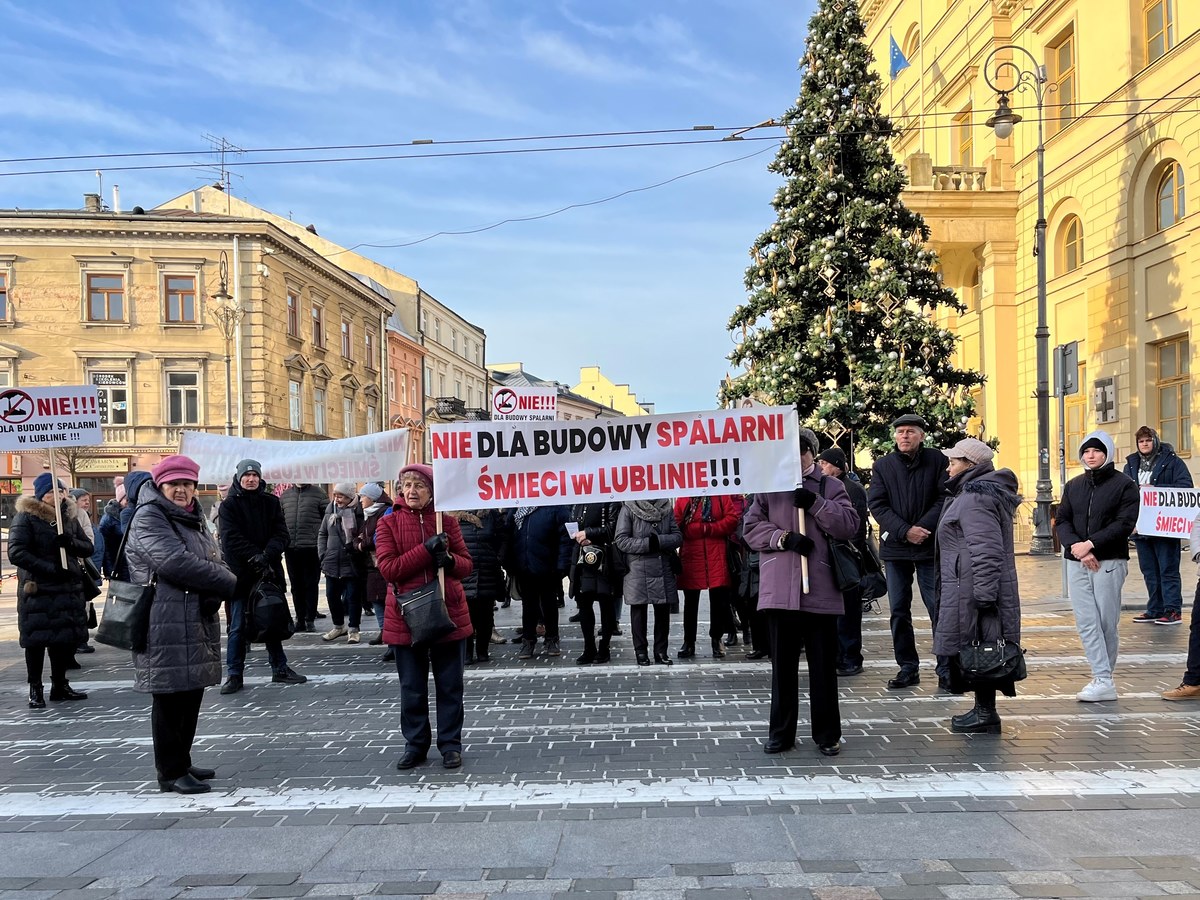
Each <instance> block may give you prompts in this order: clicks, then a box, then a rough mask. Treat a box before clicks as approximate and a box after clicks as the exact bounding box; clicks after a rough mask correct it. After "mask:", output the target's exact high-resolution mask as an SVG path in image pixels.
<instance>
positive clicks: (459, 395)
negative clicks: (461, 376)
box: [454, 379, 470, 400]
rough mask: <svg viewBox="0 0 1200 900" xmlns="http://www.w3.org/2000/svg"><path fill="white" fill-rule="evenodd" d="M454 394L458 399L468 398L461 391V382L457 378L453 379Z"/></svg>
mask: <svg viewBox="0 0 1200 900" xmlns="http://www.w3.org/2000/svg"><path fill="white" fill-rule="evenodd" d="M454 396H455V397H457V398H458V399H460V400H468V399H470V398H469V397H464V396H463V392H462V382H461V381H459V380H458V379H455V380H454Z"/></svg>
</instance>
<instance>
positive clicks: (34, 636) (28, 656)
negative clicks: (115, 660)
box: [8, 472, 94, 709]
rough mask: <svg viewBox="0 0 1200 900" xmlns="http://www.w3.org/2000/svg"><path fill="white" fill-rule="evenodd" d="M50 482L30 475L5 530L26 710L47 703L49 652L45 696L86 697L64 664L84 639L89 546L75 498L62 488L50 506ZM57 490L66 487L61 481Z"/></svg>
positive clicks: (50, 477) (44, 475)
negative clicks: (28, 492) (27, 492)
mask: <svg viewBox="0 0 1200 900" xmlns="http://www.w3.org/2000/svg"><path fill="white" fill-rule="evenodd" d="M55 481H56V479H55V478H54V476H53V475H51V474H50V473H49V472H43V473H42V474H41V475H39V476H38V477H37V478H36V479H34V482H33V496H32V497H20V498H19V499H18V500H17V514H16V517H15V518H14V519H13V522H12V526H11V527H10V528H9V531H8V561H9V562H11V563H12V564H13V565H14V566H16V567H17V630H18V633H19V636H20V644H21V646H22V647H23V648H24V650H25V673H26V676H27V678H28V681H29V708H30V709H44V708H45V706H46V698H45V695H44V694H43V693H42V691H43V688H42V671H43V666H44V665H45V659H46V656H49V657H50V684H51V687H50V699H51V700H52V701H54V702H58V701H61V700H86V699H87V694H85V693H83V692H82V691H77V690H75V689H74V688H72V687H71V684H70V682H69V681H67V668H68V666H69V665H70V663H71V661H72V659H73V658H74V653H75V648H76V647H78V646H79V645H80V644H82V643H83V642H84V641H86V640H87V614H86V608H85V605H84V599H83V579H84V574H83V565H82V563H81V562H80V557H84V556H91V555H92V550H93V549H94V548H93V547H92V542H91V541H89V540H88V538H87V535H86V534H84V533H83V528H82V526H80V524H79V520H78V518H77V517H76V514H75V501H74V500H72V499H71V498H70V497H68V496H66V495H65V493H64V494H63V495H62V497H61V499H60V500H59V502H58V509H57V510H56V509H55V504H54V498H55V497H58V492H57V491H55V490H54V482H55ZM58 490H59V491H64V492H65V491H66V488H65V487H64V486H63V484H62V482H61V481H60V482H58ZM51 493H53V496H52V497H51V498H50V500H47V499H46V495H47V494H51ZM60 528H61V531H60V530H59V529H60Z"/></svg>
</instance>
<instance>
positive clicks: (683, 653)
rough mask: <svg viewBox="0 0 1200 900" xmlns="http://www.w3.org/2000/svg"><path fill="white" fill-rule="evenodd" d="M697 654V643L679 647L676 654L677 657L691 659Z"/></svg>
mask: <svg viewBox="0 0 1200 900" xmlns="http://www.w3.org/2000/svg"><path fill="white" fill-rule="evenodd" d="M695 655H696V645H695V644H684V645H683V646H682V647H680V648H679V652H678V653H676V654H675V658H676V659H691V658H692V657H693V656H695Z"/></svg>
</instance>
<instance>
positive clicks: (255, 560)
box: [250, 553, 271, 575]
mask: <svg viewBox="0 0 1200 900" xmlns="http://www.w3.org/2000/svg"><path fill="white" fill-rule="evenodd" d="M250 567H251V568H252V569H254V571H256V572H258V573H259V574H260V575H266V574H267V573H268V572H270V571H271V563H270V561H269V560H268V559H267V554H265V553H258V554H255V555H254V556H252V557H250Z"/></svg>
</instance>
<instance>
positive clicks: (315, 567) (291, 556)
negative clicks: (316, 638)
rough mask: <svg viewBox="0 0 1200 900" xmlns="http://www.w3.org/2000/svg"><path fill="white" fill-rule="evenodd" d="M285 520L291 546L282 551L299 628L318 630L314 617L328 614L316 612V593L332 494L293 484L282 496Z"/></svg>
mask: <svg viewBox="0 0 1200 900" xmlns="http://www.w3.org/2000/svg"><path fill="white" fill-rule="evenodd" d="M279 505H280V506H282V507H283V520H284V522H286V523H287V529H288V546H287V549H286V550H284V551H283V558H284V561H285V562H287V573H288V580H289V581H291V583H292V606H293V607H294V608H295V610H296V630H297V631H302V630H303V631H315V630H316V626H315V624H314V622H315V620H317V619H323V618H325V616H324V615H323V614H322V613H319V612H317V593H318V590H317V589H318V587H319V586H320V582H321V555H320V553H318V552H317V534H318V533H319V532H320V530H321V521H322V520H323V519H324V518H325V507H327V506H328V505H329V495H328V494H326V493H325V489H324V488H323V487H321V486H319V485H316V484H293V485H292V486H291V487H289V488H288V489H287V490H285V491H284V492H283V493H282V494H280V495H279Z"/></svg>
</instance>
